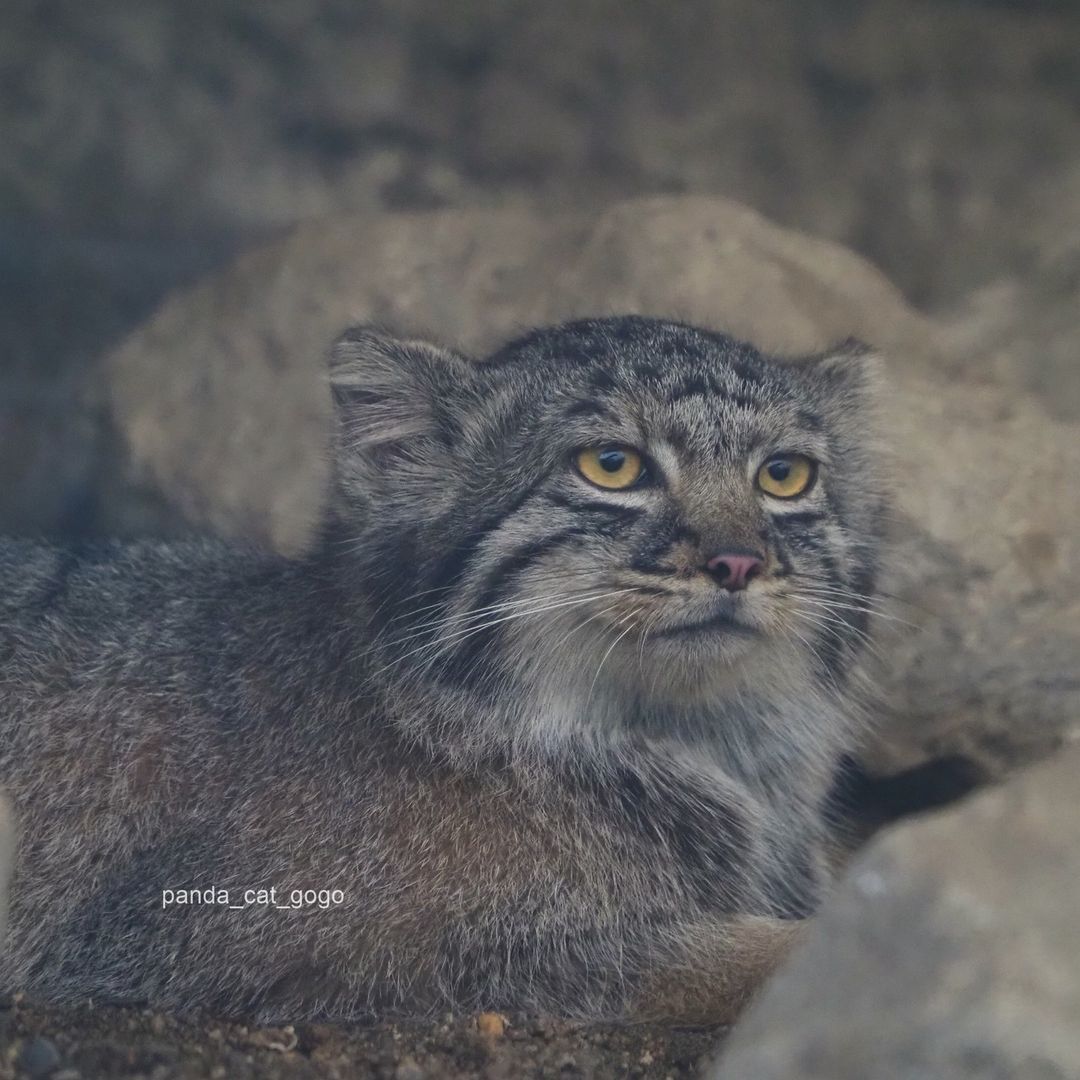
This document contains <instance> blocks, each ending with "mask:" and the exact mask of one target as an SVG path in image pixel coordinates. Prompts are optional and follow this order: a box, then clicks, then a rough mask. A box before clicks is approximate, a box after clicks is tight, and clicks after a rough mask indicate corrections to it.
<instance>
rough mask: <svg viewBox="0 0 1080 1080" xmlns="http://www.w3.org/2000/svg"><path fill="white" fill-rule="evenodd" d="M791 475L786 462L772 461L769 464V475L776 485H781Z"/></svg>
mask: <svg viewBox="0 0 1080 1080" xmlns="http://www.w3.org/2000/svg"><path fill="white" fill-rule="evenodd" d="M790 473H791V465H790V464H789V463H788V462H786V461H772V462H770V463H769V475H770V476H771V477H772V478H773V479H774V480H775V481H776V482H777V483H778V484H782V483H783V482H784V481H785V480H786V479H787V478H788V476H789V475H790Z"/></svg>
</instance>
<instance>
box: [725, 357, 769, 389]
mask: <svg viewBox="0 0 1080 1080" xmlns="http://www.w3.org/2000/svg"><path fill="white" fill-rule="evenodd" d="M731 370H732V371H733V372H734V373H735V374H736V375H737V376H738V377H739V378H740V379H742V380H743V382H748V383H760V382H762V381H763V379H764V376H763V375H762V374H761V372H760V371H759V370H758V369H757V367H755V366H754V364H753V363H752V362H751V361H750V359H749V358H748V357H740V358H739V359H738V360H735V361H733V362H732V365H731Z"/></svg>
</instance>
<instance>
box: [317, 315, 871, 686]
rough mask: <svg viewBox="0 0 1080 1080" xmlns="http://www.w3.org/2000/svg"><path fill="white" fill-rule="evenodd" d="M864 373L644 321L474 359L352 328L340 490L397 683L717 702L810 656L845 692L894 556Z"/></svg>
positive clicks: (343, 393)
mask: <svg viewBox="0 0 1080 1080" xmlns="http://www.w3.org/2000/svg"><path fill="white" fill-rule="evenodd" d="M869 364H870V361H869V360H868V359H867V357H866V356H865V350H860V349H857V348H847V349H842V350H840V351H839V352H838V353H836V354H834V355H831V356H826V357H820V358H816V359H811V360H807V361H804V362H801V363H799V364H786V363H780V362H777V361H773V360H769V359H767V358H765V357H764V356H762V355H761V354H760V353H758V352H756V351H755V350H753V349H752V348H750V347H749V346H747V345H743V344H739V343H737V342H734V341H732V340H731V339H729V338H727V337H724V336H722V335H719V334H713V333H709V332H706V331H700V330H695V329H692V328H689V327H685V326H682V325H679V324H675V323H668V322H662V321H657V320H648V319H641V318H613V319H601V320H593V321H588V322H580V323H574V324H569V325H567V326H563V327H557V328H553V329H550V330H543V331H538V332H536V333H533V334H531V335H530V336H528V337H527V338H524V339H522V340H520V341H518V342H515V343H513V344H511V345H509V346H507V347H506V348H505V349H503V350H501V351H500V352H498V353H497V354H495V356H493V357H491V358H489V359H488V360H487V361H485V362H483V363H480V364H479V365H472V364H470V363H468V362H466V361H462V360H460V358H456V357H453V356H451V355H448V354H443V353H439V352H437V351H435V350H432V349H431V348H430V347H426V346H420V345H418V344H415V343H414V344H409V343H405V344H402V343H395V342H393V341H392V340H389V339H386V338H382V337H377V336H374V335H371V334H369V333H367V332H355V333H354V335H353V338H352V340H351V341H350V340H346V341H344V342H343V343H342V344H341V345H339V347H338V350H337V353H336V364H335V368H334V371H335V377H334V387H335V394H336V399H337V402H338V406H339V409H340V410H341V413H342V421H343V423H342V432H343V440H342V449H341V452H340V461H339V490H340V491H341V493H342V495H343V497H344V500H345V503H346V506H347V509H346V510H345V511H344V513H345V515H346V519H347V520H349V521H350V523H351V524H352V526H353V527H354V529H355V532H356V534H357V536H358V548H359V549H360V550H361V551H362V552H363V553H364V557H365V559H366V560H367V567H368V572H369V574H370V575H371V576H372V577H374V579H375V580H376V583H377V585H376V589H377V591H379V592H381V593H383V594H385V595H384V597H383V600H384V602H385V606H384V607H383V609H382V610H383V613H384V614H383V615H382V616H381V617H380V637H379V640H380V641H381V642H383V643H384V645H385V647H386V648H387V650H388V654H389V655H390V656H391V657H392V659H393V660H394V662H395V663H396V664H398V665H399V666H401V667H406V666H407V667H409V668H412V669H414V670H416V671H423V672H426V673H428V674H431V675H434V676H436V677H439V678H443V679H446V680H450V681H457V682H466V683H473V684H483V683H484V682H485V681H489V682H490V681H491V680H494V679H497V678H498V676H500V675H505V674H506V673H507V672H514V673H518V674H528V675H529V676H531V677H532V678H533V679H534V681H535V680H540V681H543V682H544V683H545V685H547V686H548V688H549V692H555V691H553V690H552V687H554V688H556V690H557V688H558V687H559V686H560V685H564V686H565V687H566V688H567V692H568V693H571V692H580V688H581V685H582V684H585V685H589V686H590V692H592V691H593V690H595V689H596V688H597V687H598V686H600V687H603V686H607V685H611V684H612V683H613V682H614V683H617V684H618V685H620V686H621V687H623V688H630V689H631V690H632V692H633V693H634V694H636V695H638V696H648V695H659V696H661V697H665V698H671V697H684V698H692V697H695V696H701V695H703V694H704V695H706V696H707V695H708V694H709V693H710V692H712V691H713V690H714V689H716V688H718V687H719V686H721V685H722V684H724V683H725V682H730V681H731V676H732V673H733V672H734V673H738V671H739V670H740V669H741V668H744V667H746V666H747V665H749V664H751V663H754V664H755V665H756V670H759V671H763V672H767V671H768V665H769V663H770V660H771V661H772V662H774V663H775V664H777V665H784V664H790V663H791V662H792V660H793V658H795V657H801V658H802V659H803V660H804V661H806V662H807V664H808V666H810V667H812V668H813V669H815V670H817V671H818V672H819V673H820V674H821V676H822V677H823V678H826V679H827V678H836V677H839V676H840V675H841V673H842V671H843V669H844V666H845V665H846V664H847V663H849V662H850V657H851V654H852V652H853V651H854V650H855V649H856V648H857V646H858V643H859V641H860V639H861V637H862V636H863V634H864V628H865V622H866V609H867V607H868V605H869V600H870V597H871V595H872V590H873V580H874V573H875V569H876V555H877V549H878V545H879V539H878V533H879V528H880V520H879V519H880V513H881V504H882V494H881V490H882V483H881V477H880V462H879V460H878V452H877V450H876V448H875V445H874V441H873V438H872V436H871V435H870V434H869V428H870V426H871V408H870V402H869V398H870V397H871V393H870V386H869V383H870V381H871V377H870V373H869V371H868V365H869ZM395 643H396V644H395ZM405 654H408V656H406V655H405ZM761 677H767V676H761Z"/></svg>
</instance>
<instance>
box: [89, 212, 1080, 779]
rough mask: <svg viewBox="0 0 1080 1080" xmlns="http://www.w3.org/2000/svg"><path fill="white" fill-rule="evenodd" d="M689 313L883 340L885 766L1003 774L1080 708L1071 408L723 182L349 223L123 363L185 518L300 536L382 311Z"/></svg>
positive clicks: (788, 345) (751, 328)
mask: <svg viewBox="0 0 1080 1080" xmlns="http://www.w3.org/2000/svg"><path fill="white" fill-rule="evenodd" d="M604 311H638V312H642V313H649V314H663V315H672V314H674V315H677V316H681V317H685V318H687V319H689V320H691V321H695V322H700V323H704V324H707V325H711V326H715V327H718V328H722V329H725V330H727V331H729V332H731V333H734V334H736V335H739V336H743V337H745V338H748V339H749V340H751V341H754V342H755V343H756V344H758V345H759V346H762V347H764V348H767V349H773V350H776V351H779V352H800V351H806V350H811V349H815V348H819V347H821V346H824V345H826V344H828V343H830V342H833V341H836V340H838V339H840V338H843V337H845V336H847V335H850V334H854V335H856V336H859V337H862V338H864V339H866V340H868V341H870V342H872V343H874V344H875V345H877V346H879V347H880V348H881V349H882V350H883V351H884V352H885V353H886V355H887V357H888V360H889V368H890V373H891V381H892V386H891V389H890V391H889V393H888V395H887V398H886V401H885V406H886V409H887V412H888V414H889V422H890V424H891V426H892V428H893V429H894V431H893V442H894V444H895V453H896V467H895V474H896V478H897V519H896V545H897V550H896V554H897V558H896V560H895V564H894V568H893V570H892V572H891V574H890V576H889V580H888V581H887V583H886V587H887V588H888V590H889V591H890V592H892V593H893V594H895V598H896V602H895V606H894V610H893V612H892V613H891V618H889V619H884V620H882V625H881V627H880V630H881V653H882V662H881V663H880V664H877V665H875V666H874V667H873V669H872V670H871V671H869V672H868V674H869V676H870V679H871V681H872V682H873V683H874V684H875V686H876V687H877V690H878V693H877V701H876V703H875V705H874V709H875V712H876V713H877V715H878V720H879V722H878V731H879V737H878V738H877V739H876V740H875V744H874V745H873V747H871V748H868V755H869V758H870V760H871V761H872V763H873V765H874V767H875V768H876V769H878V770H880V771H893V770H896V769H899V768H902V767H905V766H908V765H914V764H917V763H918V762H919V761H921V760H923V759H925V758H926V757H930V756H938V755H942V754H950V753H956V754H960V755H962V756H964V757H967V758H971V759H974V760H975V761H977V762H978V763H979V765H980V767H982V768H983V769H984V770H985V771H986V772H987V773H988V774H990V775H995V774H998V773H1001V772H1003V771H1004V770H1006V769H1007V768H1009V767H1011V766H1012V765H1013V764H1015V763H1016V762H1019V761H1025V760H1030V759H1033V758H1036V757H1039V756H1041V755H1042V754H1044V753H1046V752H1047V751H1049V750H1051V749H1053V748H1054V747H1055V746H1057V745H1058V744H1059V743H1060V742H1061V741H1062V740H1063V739H1064V738H1066V737H1067V736H1068V734H1069V733H1070V732H1072V731H1074V730H1075V729H1076V726H1077V723H1078V721H1080V679H1078V678H1077V674H1076V657H1077V656H1078V655H1080V588H1078V584H1077V583H1078V581H1080V498H1078V497H1077V494H1076V488H1075V486H1074V485H1071V483H1070V478H1072V477H1075V476H1077V475H1080V439H1078V438H1077V430H1076V427H1075V425H1071V424H1069V423H1068V422H1066V421H1064V420H1058V419H1054V418H1052V417H1051V416H1049V415H1048V414H1047V412H1046V410H1045V409H1044V408H1043V407H1042V406H1041V404H1040V402H1039V401H1038V400H1037V399H1036V398H1035V397H1034V396H1032V395H1031V394H1029V393H1026V392H1024V391H1023V390H1021V389H1018V388H1017V387H1016V385H1015V384H1014V383H1012V382H1010V381H1008V380H1005V381H999V382H997V383H995V382H994V381H993V378H992V377H993V375H994V370H993V368H992V367H987V369H986V370H985V371H984V370H983V369H982V368H981V367H980V366H979V365H978V363H977V362H975V363H971V364H970V365H967V366H965V365H964V364H962V363H958V362H957V361H956V360H955V359H953V358H951V357H950V356H949V354H948V353H947V352H946V351H944V345H943V342H946V338H947V335H946V336H943V335H942V334H941V332H940V331H939V330H938V329H937V328H936V327H935V326H934V325H933V324H932V323H930V322H929V321H927V320H925V319H923V318H922V317H920V316H918V315H916V314H915V313H914V312H912V311H911V309H910V308H908V307H907V306H906V304H905V303H904V301H903V299H902V298H901V297H900V295H899V293H898V292H897V291H896V290H895V289H894V288H893V287H892V286H891V285H890V284H889V283H888V282H887V281H886V280H885V279H884V278H883V277H882V276H881V275H880V274H879V273H878V272H877V271H876V270H874V269H873V268H872V267H871V266H869V265H868V264H867V263H865V262H864V261H863V260H861V259H859V258H858V257H857V256H855V255H853V254H851V253H850V252H847V251H845V250H843V249H841V248H839V247H836V246H835V245H832V244H830V243H827V242H824V241H820V240H815V239H811V238H809V237H805V236H801V235H799V234H797V233H794V232H791V231H788V230H785V229H782V228H780V227H778V226H776V225H774V224H772V223H770V222H768V221H766V220H764V219H763V218H762V217H760V216H759V215H758V214H756V213H754V212H753V211H750V210H747V209H746V208H744V207H741V206H738V205H736V204H733V203H730V202H727V201H725V200H721V199H709V198H705V197H684V198H653V199H647V200H637V201H631V202H626V203H622V204H616V205H614V206H613V207H611V208H609V209H608V210H606V211H603V212H599V213H596V214H589V213H579V214H572V215H564V216H555V217H553V216H551V215H546V214H544V213H542V212H541V211H539V210H533V209H527V208H518V209H515V208H505V209H502V210H498V211H488V212H484V211H464V212H462V211H446V212H438V213H431V214H419V215H402V216H399V217H383V218H375V219H366V218H331V219H328V220H327V221H324V222H320V223H314V224H310V225H307V226H304V227H302V228H300V229H298V230H297V231H295V232H294V233H293V234H292V235H291V236H290V237H289V238H287V239H286V240H285V241H284V242H282V243H281V244H279V245H277V246H274V247H271V248H268V249H265V250H263V251H260V252H257V253H255V254H252V255H250V256H247V257H245V258H244V259H242V260H241V261H240V262H239V263H238V264H236V266H235V267H234V268H233V269H232V270H230V271H229V272H228V273H226V274H224V275H223V276H220V277H216V278H212V279H210V280H208V281H205V282H204V283H202V284H201V285H199V286H197V287H196V288H195V289H193V290H191V291H189V292H187V293H185V294H182V295H177V296H175V297H174V298H172V299H171V300H170V301H169V302H168V303H167V304H166V305H165V306H164V307H163V308H162V310H161V311H160V312H159V313H158V314H157V316H155V318H153V319H152V320H150V322H149V323H147V324H146V325H145V326H144V327H142V328H141V329H140V330H139V331H137V332H136V333H135V334H134V335H133V336H132V337H130V338H129V339H128V340H127V341H126V342H125V343H124V345H123V346H122V347H121V348H120V349H119V350H118V351H117V352H116V353H115V354H113V356H112V357H111V358H110V360H109V363H108V370H109V372H110V376H111V395H112V403H113V408H114V415H115V417H116V420H117V425H118V428H119V430H120V431H121V432H122V433H123V437H124V439H125V440H126V442H127V445H128V446H129V448H130V464H131V467H132V468H134V470H135V471H136V473H137V475H138V476H139V478H140V480H141V481H142V482H143V483H145V484H149V485H150V486H152V487H155V488H157V489H159V490H161V491H163V492H164V493H165V494H166V495H167V497H168V498H169V500H170V501H171V502H172V503H173V504H174V505H176V506H179V507H181V508H182V509H183V511H184V512H185V514H186V515H187V516H188V517H189V518H190V520H192V521H194V522H196V523H198V524H201V525H207V526H210V527H211V528H214V529H217V530H219V531H222V532H226V533H232V534H242V535H245V536H249V537H255V538H258V539H261V540H262V541H263V542H265V543H267V544H271V545H274V546H276V547H278V548H279V549H281V550H286V551H293V550H298V549H300V548H302V547H303V546H304V544H305V543H306V541H307V539H308V537H309V535H310V529H311V524H312V522H313V521H314V520H315V519H316V517H317V515H318V513H319V508H320V502H321V493H322V490H323V485H324V480H325V471H326V465H325V460H324V454H323V446H324V445H325V424H326V415H327V398H326V392H325V388H324V386H323V384H322V363H323V356H324V353H325V350H326V347H327V345H328V343H329V342H330V340H331V339H332V338H333V337H334V335H335V334H337V333H338V332H339V331H340V330H341V329H342V328H343V327H344V326H345V325H346V324H347V323H348V322H350V321H353V320H356V319H371V320H375V321H379V322H382V323H384V324H387V325H389V326H391V327H392V328H396V329H399V330H404V331H409V332H427V333H430V334H431V335H433V336H434V337H436V338H439V339H441V340H443V341H447V342H449V343H452V344H456V345H459V346H461V347H463V348H465V349H467V350H476V351H479V350H483V349H484V348H485V347H487V346H490V345H491V344H493V343H494V342H495V341H497V340H499V339H502V338H503V337H505V336H506V335H508V334H512V333H515V332H516V331H518V330H520V329H522V328H523V327H526V326H529V325H532V324H535V323H542V322H547V321H551V320H553V319H557V318H562V317H566V316H570V315H575V314H593V313H597V312H604Z"/></svg>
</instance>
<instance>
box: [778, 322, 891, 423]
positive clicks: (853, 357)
mask: <svg viewBox="0 0 1080 1080" xmlns="http://www.w3.org/2000/svg"><path fill="white" fill-rule="evenodd" d="M799 367H800V369H802V371H803V372H804V373H805V374H806V376H807V378H809V379H810V380H811V381H812V382H813V383H814V384H815V386H816V387H817V388H818V389H819V390H820V391H822V392H823V394H824V395H825V396H827V397H829V398H831V399H833V400H834V401H836V402H838V403H839V404H841V405H847V406H850V407H853V408H856V409H866V408H872V407H873V406H874V405H876V403H877V402H878V400H879V397H880V395H881V393H882V390H883V387H884V383H885V361H884V359H883V358H882V356H881V354H880V353H878V352H877V351H876V350H875V349H873V348H871V347H870V346H869V345H866V344H864V343H863V342H861V341H858V340H857V339H856V338H848V339H847V340H846V341H842V342H840V343H839V344H838V345H834V346H832V347H831V348H829V349H826V350H825V351H824V352H821V353H818V354H817V355H815V356H809V357H807V358H806V359H805V360H803V361H802V362H801V363H800V364H799Z"/></svg>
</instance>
